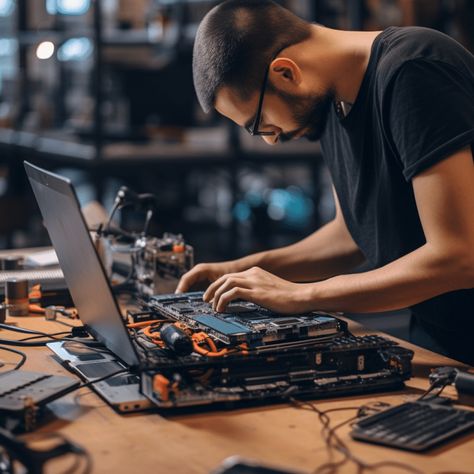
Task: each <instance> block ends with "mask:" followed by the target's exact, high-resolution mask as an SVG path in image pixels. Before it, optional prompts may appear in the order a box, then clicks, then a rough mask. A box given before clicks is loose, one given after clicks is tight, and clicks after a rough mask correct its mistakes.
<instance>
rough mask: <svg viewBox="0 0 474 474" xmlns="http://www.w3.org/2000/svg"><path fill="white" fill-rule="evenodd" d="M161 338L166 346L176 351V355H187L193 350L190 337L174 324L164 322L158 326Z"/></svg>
mask: <svg viewBox="0 0 474 474" xmlns="http://www.w3.org/2000/svg"><path fill="white" fill-rule="evenodd" d="M160 337H161V340H162V341H163V342H164V343H165V346H166V347H169V348H170V349H171V350H173V351H174V352H176V354H178V355H188V354H191V352H193V342H192V340H191V338H190V337H189V336H188V335H187V334H186V333H185V332H184V331H183V330H182V329H180V328H178V327H176V326H175V325H174V324H169V323H168V324H164V325H163V326H162V327H161V328H160Z"/></svg>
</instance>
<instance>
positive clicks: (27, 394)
mask: <svg viewBox="0 0 474 474" xmlns="http://www.w3.org/2000/svg"><path fill="white" fill-rule="evenodd" d="M78 386H79V381H78V380H77V379H72V378H71V377H63V376H59V375H50V374H43V373H40V372H27V371H22V370H16V371H9V372H5V373H3V374H1V375H0V419H3V418H5V419H6V418H7V417H10V418H12V417H14V418H20V419H21V420H22V425H23V426H22V428H23V429H24V430H25V431H30V430H31V429H33V428H34V427H35V424H36V419H37V416H38V415H39V410H40V409H41V408H42V407H44V406H45V405H46V404H47V403H49V402H51V401H53V400H55V399H56V398H59V397H62V396H63V395H65V394H67V393H69V392H70V391H71V390H74V389H75V388H76V387H78Z"/></svg>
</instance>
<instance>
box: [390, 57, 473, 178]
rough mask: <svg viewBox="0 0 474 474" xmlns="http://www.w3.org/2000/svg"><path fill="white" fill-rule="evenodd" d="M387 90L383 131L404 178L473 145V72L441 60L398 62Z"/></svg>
mask: <svg viewBox="0 0 474 474" xmlns="http://www.w3.org/2000/svg"><path fill="white" fill-rule="evenodd" d="M389 90H390V91H389V94H388V104H387V103H385V107H384V109H385V110H384V112H385V114H386V116H385V119H387V115H388V127H389V130H388V135H389V136H390V137H391V140H392V143H393V145H394V147H395V149H396V154H397V155H398V157H399V159H400V161H401V164H402V168H403V175H404V177H405V179H406V180H407V181H409V180H411V179H412V178H413V177H414V176H415V175H417V174H418V173H420V172H421V171H424V170H425V169H427V168H429V167H430V166H432V165H434V164H435V163H437V162H439V161H441V160H442V159H444V158H447V157H449V156H450V155H451V154H453V153H455V152H457V151H459V150H460V149H462V148H464V147H465V146H468V145H469V144H472V143H474V81H473V80H472V76H471V77H467V75H466V74H464V73H461V72H459V71H458V70H457V69H456V68H455V67H454V66H452V65H451V64H447V63H445V62H441V61H433V60H424V59H415V60H411V61H409V62H407V63H405V64H404V65H403V66H401V68H400V70H399V71H398V72H397V73H396V75H395V77H393V78H392V81H391V87H390V88H389ZM387 105H388V107H386V106H387Z"/></svg>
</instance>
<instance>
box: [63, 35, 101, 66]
mask: <svg viewBox="0 0 474 474" xmlns="http://www.w3.org/2000/svg"><path fill="white" fill-rule="evenodd" d="M92 50H93V46H92V42H91V40H90V39H89V38H85V37H83V38H70V39H68V40H67V41H65V42H64V43H63V44H62V45H61V46H60V48H59V49H58V59H59V60H60V61H83V60H84V59H87V58H88V57H90V55H91V54H92Z"/></svg>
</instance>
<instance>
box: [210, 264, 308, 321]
mask: <svg viewBox="0 0 474 474" xmlns="http://www.w3.org/2000/svg"><path fill="white" fill-rule="evenodd" d="M311 290H312V284H311V283H305V284H301V283H292V282H290V281H287V280H283V279H282V278H279V277H277V276H275V275H273V274H271V273H269V272H267V271H265V270H262V269H261V268H259V267H252V268H250V269H249V270H246V271H244V272H240V273H229V274H225V275H223V276H221V277H220V278H219V279H217V280H216V281H215V282H214V283H212V284H211V285H210V286H209V288H208V289H207V291H206V292H205V293H204V296H203V299H204V301H207V302H211V301H212V306H213V308H214V310H215V311H220V312H222V311H225V308H226V306H227V305H228V304H229V303H230V302H231V301H233V300H236V299H243V300H246V301H251V302H252V303H256V304H258V305H260V306H263V307H265V308H268V309H270V310H272V311H275V312H278V313H285V314H292V313H302V312H306V311H310V310H312V309H314V307H313V306H314V303H313V302H312V301H311V293H312V291H311Z"/></svg>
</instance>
